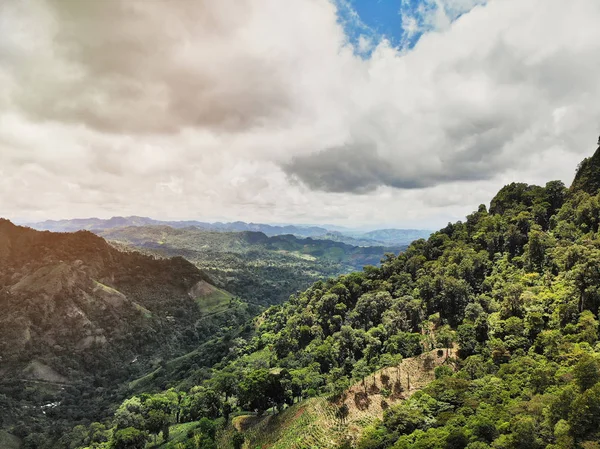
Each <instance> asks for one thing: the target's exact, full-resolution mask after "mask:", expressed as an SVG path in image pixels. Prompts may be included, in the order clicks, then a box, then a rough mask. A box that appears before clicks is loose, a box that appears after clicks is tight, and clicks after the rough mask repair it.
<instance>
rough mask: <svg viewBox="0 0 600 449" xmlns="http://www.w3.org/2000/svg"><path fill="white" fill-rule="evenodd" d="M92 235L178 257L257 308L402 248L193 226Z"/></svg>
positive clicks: (137, 228)
mask: <svg viewBox="0 0 600 449" xmlns="http://www.w3.org/2000/svg"><path fill="white" fill-rule="evenodd" d="M96 232H97V233H98V234H99V235H101V236H102V237H104V238H106V239H107V240H110V241H113V242H116V243H120V244H125V245H128V246H129V247H132V248H134V249H137V250H141V251H145V252H149V253H150V254H156V255H159V256H168V257H173V256H183V257H185V258H186V259H187V260H189V261H191V262H193V263H194V264H196V266H198V267H199V268H200V269H201V270H202V271H204V272H206V273H208V274H209V275H210V277H211V278H212V279H213V280H215V281H216V282H217V283H219V285H221V286H222V287H223V288H225V289H226V290H228V291H230V292H232V293H234V294H236V295H238V296H242V297H243V298H244V299H245V300H248V301H252V302H253V303H256V304H260V305H273V304H280V303H282V302H283V301H285V300H287V299H288V298H289V297H290V295H291V294H294V293H296V292H298V291H302V290H304V289H306V288H307V287H308V286H310V285H311V284H313V283H314V282H316V281H318V280H320V279H326V278H328V277H331V276H337V275H339V274H343V273H350V272H352V271H356V270H360V269H362V268H363V267H364V266H365V265H375V264H378V263H379V261H380V260H381V258H382V257H383V255H384V254H385V253H386V252H392V253H398V252H400V250H401V249H405V248H406V247H403V248H400V247H382V246H381V247H379V246H369V247H357V246H352V245H347V244H345V243H341V242H334V241H329V240H315V239H312V238H305V239H303V238H297V237H295V236H293V235H277V236H272V237H268V236H267V235H265V234H263V233H262V232H216V231H205V230H202V229H198V228H193V227H188V228H184V229H175V228H172V227H169V226H129V227H126V228H115V229H108V230H105V231H96Z"/></svg>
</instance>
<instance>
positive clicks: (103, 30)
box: [0, 0, 600, 227]
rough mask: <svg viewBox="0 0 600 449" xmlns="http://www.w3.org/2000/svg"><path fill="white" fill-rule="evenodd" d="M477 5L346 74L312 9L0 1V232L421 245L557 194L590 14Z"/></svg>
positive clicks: (524, 2)
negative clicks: (423, 238)
mask: <svg viewBox="0 0 600 449" xmlns="http://www.w3.org/2000/svg"><path fill="white" fill-rule="evenodd" d="M482 3H483V2H482V1H479V0H435V1H433V0H428V1H427V2H426V3H425V6H424V7H423V9H422V11H421V12H420V14H421V16H420V17H419V18H418V20H417V18H414V19H413V18H411V17H408V16H407V18H404V17H403V21H404V22H405V27H407V28H408V29H409V30H413V32H414V33H416V32H418V28H417V27H423V26H425V27H427V29H429V30H431V31H430V32H429V33H427V34H425V35H424V36H423V37H422V38H421V39H420V41H419V42H418V43H417V45H416V46H415V47H414V48H413V49H411V50H406V49H402V50H398V49H394V48H391V47H390V45H389V44H388V43H387V42H385V41H384V42H380V43H375V42H372V41H371V42H370V41H369V40H368V39H367V38H366V37H365V38H364V39H363V41H362V43H360V42H359V45H360V47H361V48H358V52H359V53H361V54H362V56H360V55H357V54H356V52H355V51H354V49H352V48H350V46H349V44H348V40H347V38H346V36H345V35H344V32H343V28H342V26H341V25H340V24H339V23H338V21H337V17H336V9H335V6H334V4H333V3H330V2H328V1H326V0H287V1H285V2H282V1H280V0H235V1H234V0H222V1H219V2H213V1H209V0H205V1H197V2H188V1H184V0H182V1H176V2H173V1H166V0H153V1H152V2H146V1H134V0H131V1H127V2H112V1H111V2H91V1H90V2H80V1H78V0H24V1H18V0H12V1H8V2H4V3H2V5H1V6H0V29H1V30H2V35H3V40H2V41H0V106H1V108H0V111H2V112H0V167H1V169H2V178H1V179H0V215H3V216H8V217H22V218H25V219H40V218H45V217H52V218H58V217H70V216H90V215H102V216H108V215H112V214H140V215H150V216H154V217H170V218H204V219H212V218H215V219H243V220H254V221H278V222H283V221H287V222H319V221H321V222H337V223H340V224H350V225H353V224H362V223H374V224H376V223H381V224H387V225H396V226H425V227H427V226H429V227H431V226H437V225H439V224H443V223H445V222H447V221H448V220H452V219H456V218H460V217H461V216H464V214H466V213H468V212H470V211H471V210H472V209H473V208H475V207H476V206H477V205H478V204H479V203H481V202H489V200H490V199H491V196H492V195H493V194H494V193H495V191H497V189H498V188H499V187H500V186H501V185H502V184H503V183H505V182H510V181H513V180H517V181H521V180H523V181H526V182H538V183H540V182H545V181H547V180H550V179H554V178H560V179H563V180H565V181H566V182H569V181H570V178H571V176H572V174H573V172H574V168H575V166H576V164H577V162H579V160H580V159H581V158H582V157H584V156H585V155H587V154H589V153H590V151H591V150H592V149H593V144H594V143H595V137H596V134H597V133H598V125H600V104H599V103H598V102H597V98H600V83H598V81H597V74H598V73H600V59H598V58H597V55H598V53H599V51H600V29H599V28H598V27H597V23H598V21H599V20H600V3H598V2H597V1H595V0H573V1H572V2H569V6H568V8H567V7H566V6H565V4H564V2H562V1H561V0H492V1H490V2H488V4H486V5H482ZM477 5H479V6H477ZM475 6H477V7H475ZM459 16H460V18H459V19H458V20H455V19H456V18H457V17H459ZM413 20H414V21H413ZM409 25H410V27H409ZM419 30H420V29H419ZM372 45H376V46H375V47H374V48H373V51H372V53H371V56H370V57H368V58H365V57H364V54H365V53H367V52H368V51H370V50H371V46H372Z"/></svg>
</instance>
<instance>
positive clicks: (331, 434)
mask: <svg viewBox="0 0 600 449" xmlns="http://www.w3.org/2000/svg"><path fill="white" fill-rule="evenodd" d="M455 356H456V349H452V350H450V351H449V353H448V357H446V352H445V351H442V350H434V351H431V352H427V353H425V354H421V355H420V356H418V357H411V358H407V359H404V360H403V361H402V362H401V363H400V364H399V365H397V366H392V367H387V368H384V369H381V370H379V371H377V372H375V373H373V374H372V375H370V376H368V377H366V378H365V379H364V383H363V382H362V381H360V382H357V383H356V384H354V385H353V386H352V387H351V388H349V389H348V390H347V391H346V393H345V395H344V396H343V397H342V398H340V400H339V401H338V402H335V403H332V402H330V401H328V400H327V399H326V398H323V397H319V398H311V399H308V400H305V401H303V402H301V403H299V404H295V405H293V406H292V407H289V408H288V409H286V410H284V411H283V412H282V413H280V414H274V415H266V416H263V417H257V416H254V415H242V416H238V417H235V418H234V419H233V420H232V422H233V427H234V428H230V429H228V431H227V432H225V433H224V434H223V435H222V436H221V439H220V444H219V447H220V448H223V449H226V448H230V447H232V446H231V443H230V441H231V438H232V434H233V432H235V431H239V432H242V433H243V434H244V436H245V437H246V442H245V443H244V444H245V445H244V448H246V449H254V448H261V449H313V448H319V449H328V448H336V447H338V446H339V445H340V444H341V443H342V442H343V441H345V440H346V441H348V442H349V443H351V444H353V443H355V442H356V441H358V439H359V437H360V435H361V434H362V432H363V430H364V428H365V427H366V426H368V425H370V424H372V423H373V422H374V421H375V420H376V419H381V418H382V417H383V412H384V411H385V409H387V408H388V407H390V406H392V405H395V404H398V403H399V402H401V401H403V400H405V399H406V398H408V397H410V396H411V395H412V394H414V393H415V392H417V391H419V390H420V389H421V388H423V387H424V386H426V385H427V384H428V383H429V382H431V381H433V380H434V379H435V374H434V370H435V368H436V367H438V366H440V365H443V364H450V365H451V366H452V360H453V358H454V357H455ZM343 405H346V406H347V410H348V414H347V416H346V417H345V418H344V419H342V418H341V415H340V413H339V410H340V408H341V407H342V406H343Z"/></svg>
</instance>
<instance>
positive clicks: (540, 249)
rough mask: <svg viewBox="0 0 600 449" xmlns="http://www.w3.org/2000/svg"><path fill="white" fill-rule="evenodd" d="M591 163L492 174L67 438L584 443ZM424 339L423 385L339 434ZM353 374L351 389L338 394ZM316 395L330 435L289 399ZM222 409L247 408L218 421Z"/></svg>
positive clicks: (589, 425) (597, 212)
mask: <svg viewBox="0 0 600 449" xmlns="http://www.w3.org/2000/svg"><path fill="white" fill-rule="evenodd" d="M599 152H600V149H599V150H598V152H597V153H596V155H595V156H594V158H593V159H592V160H597V158H598V157H600V156H599V154H600V153H599ZM590 166H591V164H590V163H589V162H587V163H584V164H582V166H581V169H580V172H579V173H578V174H577V177H576V179H577V182H575V183H574V185H573V186H572V188H571V189H566V188H565V187H564V185H563V184H562V183H561V182H558V181H553V182H549V183H548V184H546V185H545V186H544V187H539V186H532V185H526V184H519V183H513V184H510V185H507V186H506V187H504V188H503V189H502V190H501V191H500V192H499V193H498V194H497V195H496V196H495V197H494V198H493V199H492V201H491V205H490V207H489V209H488V208H487V207H486V206H484V205H481V206H480V207H479V209H478V210H477V211H475V212H473V213H472V214H470V215H469V216H468V217H467V218H466V220H465V221H464V222H457V223H453V224H448V226H446V227H445V228H444V229H441V230H440V231H438V232H436V233H434V234H433V235H432V236H431V237H430V238H429V239H428V240H427V241H425V240H419V241H417V242H415V243H413V244H412V245H411V246H410V247H409V248H408V250H407V251H406V252H404V253H402V254H400V255H398V256H391V255H390V256H388V257H387V258H386V260H385V261H384V262H383V263H382V265H381V267H367V268H366V269H365V270H364V271H362V272H356V273H352V274H348V275H343V276H340V277H337V278H334V279H330V280H327V281H321V282H317V283H315V284H314V285H313V286H312V287H310V288H309V289H308V290H306V291H304V292H303V293H301V294H298V295H295V296H294V297H292V298H291V299H290V300H289V301H288V302H287V303H285V304H284V305H281V306H274V307H271V308H270V309H269V310H267V311H266V312H265V313H264V314H263V315H262V316H261V317H260V318H259V319H257V320H256V321H255V325H256V326H257V331H256V333H255V335H254V337H252V338H248V339H246V340H245V341H244V342H243V343H242V341H240V342H238V345H237V346H236V349H235V351H232V352H231V353H230V354H229V355H228V356H227V357H226V358H225V359H224V360H223V361H222V362H221V363H219V364H217V365H215V366H214V369H213V370H212V373H211V374H210V375H209V378H208V379H207V380H206V381H204V382H203V383H201V384H199V385H197V386H194V387H193V388H191V389H189V388H185V389H184V390H179V391H178V389H177V388H175V389H172V390H170V391H167V392H164V393H161V394H158V395H141V396H138V397H135V398H132V399H129V400H128V401H126V402H124V403H123V404H122V406H121V407H120V408H119V410H118V411H117V413H116V414H115V416H114V419H113V420H110V421H108V422H106V423H104V424H94V425H92V426H91V427H88V428H78V429H75V430H74V432H73V433H72V434H71V435H70V436H69V441H70V444H71V447H95V448H98V447H102V448H104V447H110V448H134V447H135V448H142V447H144V445H145V442H146V441H150V439H149V438H150V437H149V435H152V434H154V435H159V434H160V435H161V436H160V437H159V438H158V440H157V443H158V444H160V445H161V447H165V448H177V449H181V448H212V447H216V445H217V444H219V447H235V448H241V447H254V446H251V444H254V443H256V442H257V441H262V442H264V445H263V446H262V447H294V448H301V447H319V446H320V445H321V443H316V445H314V444H313V445H312V446H306V444H305V443H303V441H307V439H306V438H307V435H308V434H310V435H312V436H311V438H313V437H314V438H317V440H316V441H322V442H323V443H322V444H323V445H322V447H335V446H336V445H337V447H340V448H341V447H358V448H361V449H375V448H377V449H383V448H392V447H393V448H465V447H468V448H471V449H483V448H489V447H493V448H507V449H508V448H514V449H517V448H575V447H578V448H595V447H598V446H599V444H600V433H599V432H600V430H599V429H600V344H599V342H598V311H599V310H598V309H599V306H600V237H599V234H598V228H599V224H600V193H599V192H598V188H597V187H595V186H597V185H599V184H598V181H599V177H600V173H599V172H598V171H595V170H590V169H589V167H590ZM582 170H585V173H583V172H582ZM453 346H454V348H455V349H453V351H454V350H456V349H457V350H458V351H457V355H456V357H454V356H453V354H454V353H453V352H451V351H450V350H449V349H448V348H450V347H453ZM435 348H440V351H439V354H438V357H442V358H443V359H444V360H445V363H444V364H443V365H442V366H439V367H438V368H436V369H435V373H434V374H435V380H434V381H432V382H431V383H430V384H428V385H426V386H424V388H422V389H421V390H420V391H416V392H414V391H413V392H412V393H414V394H412V395H410V398H407V399H406V400H404V401H402V400H401V401H400V402H399V403H395V404H394V405H390V404H388V403H387V402H386V403H385V404H384V403H383V402H382V403H381V404H378V407H374V408H373V412H372V414H371V417H372V419H364V420H363V421H362V422H363V427H361V428H358V429H352V430H353V431H352V432H350V431H349V430H350V429H347V430H348V432H345V431H344V426H345V423H346V422H347V421H346V417H347V414H348V409H347V407H345V406H344V404H345V401H346V400H347V399H348V395H349V394H354V401H355V402H356V403H357V404H359V403H362V404H363V407H364V411H365V413H367V414H368V411H369V410H370V408H369V407H370V405H369V404H370V400H369V398H370V397H371V396H370V394H371V393H372V391H370V390H372V389H373V388H374V389H376V390H377V391H376V393H377V394H378V395H380V396H381V397H384V398H385V397H388V396H389V397H392V396H393V397H394V398H395V399H398V398H402V397H403V395H405V394H406V392H405V391H404V388H405V387H403V386H402V384H400V385H399V386H398V385H396V384H393V382H392V383H390V379H389V377H388V378H387V380H386V381H385V382H384V379H383V378H382V377H381V373H380V374H378V376H379V377H381V379H380V380H377V381H375V379H374V378H373V376H371V373H373V372H375V371H376V370H378V369H381V368H382V367H396V366H401V365H399V364H400V362H401V360H402V359H403V358H408V357H412V356H416V355H419V354H421V353H423V352H424V351H430V350H431V349H435ZM444 348H447V349H444ZM430 368H431V369H433V365H432V366H431V367H430ZM355 382H358V385H362V386H363V387H364V392H362V393H361V392H360V389H359V390H357V389H356V388H354V389H353V390H348V388H349V387H350V385H352V384H354V383H355ZM378 385H379V386H378ZM388 385H389V387H388ZM410 388H411V387H410V386H409V387H408V389H409V390H410ZM384 390H385V391H384ZM359 393H360V394H359ZM321 395H325V397H326V398H327V399H328V403H329V406H328V407H329V410H332V412H331V413H332V414H331V415H330V416H331V417H333V419H337V420H338V427H337V429H338V430H339V433H338V434H337V435H339V438H338V439H337V440H336V441H332V438H334V437H335V435H336V434H334V433H329V434H327V432H322V433H320V434H319V433H318V432H317V430H318V429H319V420H320V419H323V420H325V419H326V418H325V417H324V415H322V414H321V412H318V410H317V411H316V412H315V413H313V414H312V415H310V416H312V418H310V419H308V418H306V417H307V416H309V415H306V413H305V412H306V410H307V409H306V407H307V405H306V404H309V403H305V402H304V400H305V399H306V398H309V397H312V396H321ZM406 396H409V395H408V394H406ZM299 401H300V404H296V403H297V402H299ZM361 401H362V402H361ZM290 406H291V407H293V409H290V410H289V412H288V411H286V412H285V414H283V415H281V417H280V419H278V420H274V421H269V422H271V424H269V425H270V426H272V427H270V434H271V435H280V436H281V438H284V436H285V438H286V440H285V441H286V443H285V445H283V446H278V443H277V442H276V441H275V442H274V441H272V438H273V437H271V439H270V440H269V439H262V440H260V439H259V440H256V439H254V438H255V437H256V435H257V434H256V432H254V431H253V428H256V426H260V425H261V424H260V423H261V422H263V420H264V419H266V418H264V417H261V415H264V414H265V412H267V413H269V412H268V410H269V409H270V408H273V409H272V411H275V410H280V411H281V410H284V409H286V408H287V407H290ZM357 406H358V405H357ZM375 409H376V410H375ZM315 410H316V409H315ZM232 412H236V414H240V413H242V414H243V413H246V414H248V413H249V412H254V413H255V414H256V415H257V416H256V417H254V418H252V420H250V421H249V424H248V426H242V427H240V426H239V425H238V426H237V427H232V425H231V417H232ZM377 417H379V419H377ZM327 419H329V418H327ZM238 421H239V420H236V422H238ZM238 424H239V423H238ZM170 425H173V427H172V428H170V427H169V426H170ZM273 426H274V427H273ZM182 429H185V431H183V430H182ZM286 429H293V433H289V432H288V433H286ZM171 430H172V431H176V432H177V433H176V437H173V436H170V435H169V432H170V431H171ZM171 433H172V432H171ZM323 433H325V434H327V435H323ZM291 435H294V436H295V439H290V438H291ZM343 435H346V436H347V437H349V438H350V439H345V438H344V437H343ZM265 438H266V436H265ZM318 438H322V440H318ZM266 441H270V442H268V443H266ZM281 441H283V440H281ZM324 442H327V445H325V443H324ZM334 443H335V444H334ZM260 444H263V443H260ZM332 444H333V446H331V445H332Z"/></svg>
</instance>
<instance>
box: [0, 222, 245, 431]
mask: <svg viewBox="0 0 600 449" xmlns="http://www.w3.org/2000/svg"><path fill="white" fill-rule="evenodd" d="M0 268H1V269H0V306H1V308H2V314H1V315H0V403H2V405H3V407H0V425H2V424H4V425H13V426H15V427H16V428H17V433H19V430H18V429H29V430H22V431H21V433H27V432H30V431H31V429H32V426H34V423H40V424H39V425H41V426H43V425H44V424H43V423H44V422H46V420H47V419H48V418H50V417H51V418H52V419H54V420H55V421H54V426H55V430H57V431H58V430H59V429H61V426H60V423H68V425H69V426H71V427H72V423H73V422H74V421H75V422H76V421H77V420H78V419H82V418H83V417H88V416H89V417H96V418H98V414H99V413H100V416H101V415H102V413H106V412H107V410H108V406H109V404H112V403H114V401H118V399H119V397H122V395H123V394H124V393H125V390H122V389H121V390H120V386H119V385H121V384H126V382H127V381H128V380H130V379H132V378H136V377H139V376H140V375H142V374H144V373H146V372H148V371H149V370H150V371H151V370H153V369H154V368H155V365H156V364H157V363H159V362H160V361H161V359H165V358H166V359H170V358H173V357H175V356H177V355H181V354H184V353H186V352H188V351H191V350H192V349H195V348H198V346H199V345H200V344H202V343H203V342H205V341H206V340H207V339H208V338H214V337H215V336H217V335H219V334H222V333H223V332H224V331H226V329H227V328H228V327H229V326H237V325H239V324H241V323H243V322H244V321H245V320H246V319H247V318H248V317H249V316H250V314H249V311H248V306H247V305H246V304H245V303H243V302H241V301H240V300H238V299H236V298H235V297H234V296H233V295H229V294H227V293H226V292H223V291H221V290H219V289H217V288H216V287H214V286H213V285H212V281H211V279H210V278H209V277H208V276H207V275H206V274H205V273H203V272H202V271H200V270H199V269H198V268H196V267H195V266H194V265H192V264H191V263H189V262H188V261H186V260H185V259H183V258H181V257H177V258H173V259H156V258H154V257H151V256H147V255H142V254H140V253H137V252H120V251H118V250H116V249H115V248H113V247H112V246H111V245H109V244H108V243H107V242H106V241H105V240H104V239H102V238H101V237H98V236H96V235H95V234H92V233H90V232H87V231H79V232H76V233H61V234H56V233H51V232H39V231H35V230H33V229H29V228H24V227H19V226H15V225H13V224H12V223H11V222H9V221H7V220H3V219H0ZM215 312H220V313H218V314H215ZM212 353H213V355H212V357H215V358H214V359H212V360H213V362H212V363H214V362H216V361H218V360H219V359H220V356H219V352H218V351H215V350H214V348H213V350H212ZM203 358H204V359H205V361H206V362H207V363H210V360H211V356H210V355H207V354H204V355H203ZM2 401H4V402H2ZM47 404H51V405H50V406H47V407H50V408H51V410H46V409H44V408H43V407H45V406H46V405H47Z"/></svg>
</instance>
